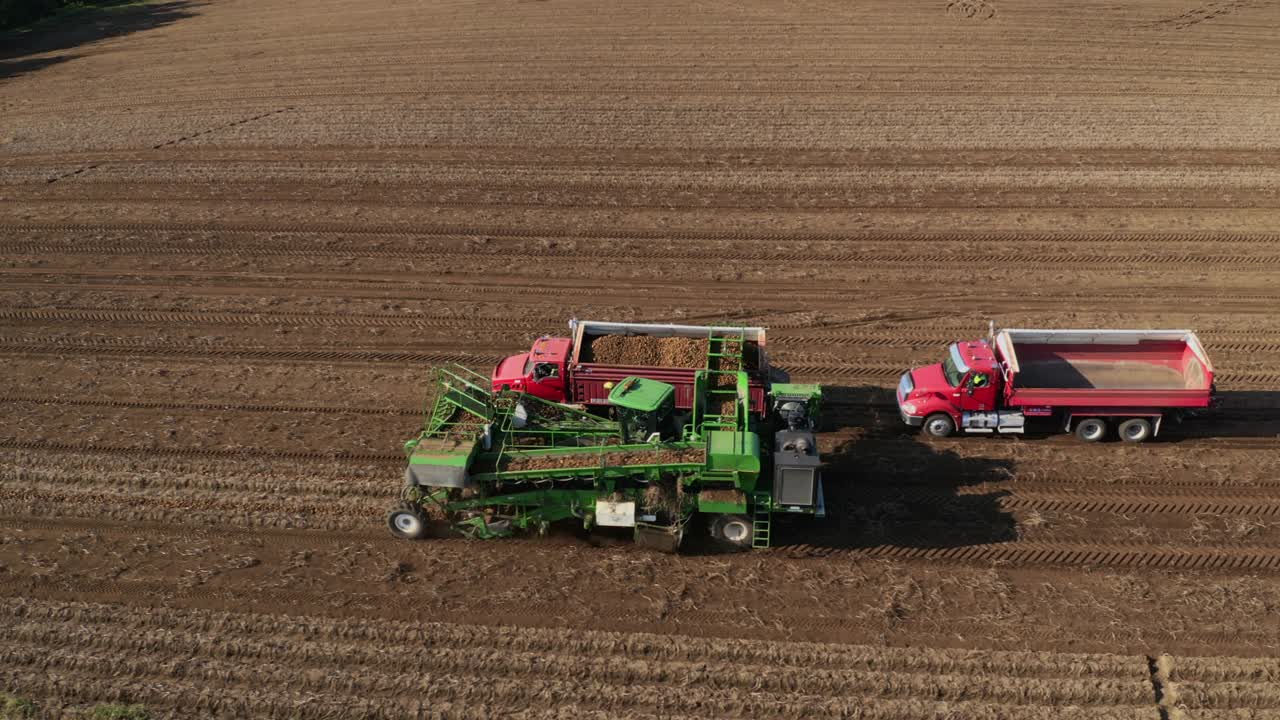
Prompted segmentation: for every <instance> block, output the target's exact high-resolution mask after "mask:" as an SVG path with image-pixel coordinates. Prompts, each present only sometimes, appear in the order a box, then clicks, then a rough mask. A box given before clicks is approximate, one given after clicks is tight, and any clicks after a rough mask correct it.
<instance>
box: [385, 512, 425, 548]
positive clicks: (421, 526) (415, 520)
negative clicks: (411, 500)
mask: <svg viewBox="0 0 1280 720" xmlns="http://www.w3.org/2000/svg"><path fill="white" fill-rule="evenodd" d="M387 529H389V530H390V531H391V534H392V535H395V536H396V537H398V538H402V539H404V540H419V539H421V538H422V537H424V536H425V535H426V534H427V519H426V518H425V517H423V515H422V512H420V511H419V510H418V509H417V508H415V507H412V506H410V505H401V506H400V507H398V508H396V509H394V510H392V511H391V512H389V513H387Z"/></svg>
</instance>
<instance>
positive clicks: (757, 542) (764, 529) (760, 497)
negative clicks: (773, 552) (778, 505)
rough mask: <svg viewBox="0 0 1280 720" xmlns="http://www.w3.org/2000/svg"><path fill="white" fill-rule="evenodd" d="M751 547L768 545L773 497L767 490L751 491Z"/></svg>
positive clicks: (765, 546)
mask: <svg viewBox="0 0 1280 720" xmlns="http://www.w3.org/2000/svg"><path fill="white" fill-rule="evenodd" d="M751 505H752V508H751V547H753V548H767V547H769V530H770V525H771V524H772V517H773V498H772V497H770V496H769V493H767V492H754V493H751Z"/></svg>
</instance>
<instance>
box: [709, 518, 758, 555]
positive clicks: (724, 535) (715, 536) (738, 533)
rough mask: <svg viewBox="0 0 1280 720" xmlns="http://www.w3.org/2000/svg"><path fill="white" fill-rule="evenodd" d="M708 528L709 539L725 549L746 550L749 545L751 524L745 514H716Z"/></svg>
mask: <svg viewBox="0 0 1280 720" xmlns="http://www.w3.org/2000/svg"><path fill="white" fill-rule="evenodd" d="M708 529H709V530H710V532H711V540H712V541H713V542H715V544H717V545H719V546H720V547H722V548H725V549H726V550H746V549H747V548H749V547H751V534H752V531H753V526H752V524H751V518H749V517H747V516H745V515H716V516H715V518H714V519H713V520H712V521H711V524H710V526H709V527H708Z"/></svg>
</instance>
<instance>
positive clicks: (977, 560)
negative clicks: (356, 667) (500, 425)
mask: <svg viewBox="0 0 1280 720" xmlns="http://www.w3.org/2000/svg"><path fill="white" fill-rule="evenodd" d="M8 445H10V443H0V447H7V446H8ZM21 449H25V448H21ZM391 500H394V498H389V503H388V505H390V504H391V503H390V501H391ZM11 523H12V524H13V526H14V527H18V526H22V527H27V526H29V527H32V528H36V527H41V526H43V527H46V528H51V529H52V528H58V527H61V526H63V525H64V524H65V520H63V521H46V522H42V521H40V520H37V519H32V518H27V517H22V518H15V519H13V520H12V521H11ZM99 523H100V521H96V520H85V521H83V522H82V523H74V524H73V525H74V526H76V527H78V529H80V530H82V531H88V530H89V529H91V528H94V527H98V525H99ZM108 527H109V526H108ZM127 527H128V528H133V530H132V531H129V530H125V532H131V533H132V535H134V536H137V535H141V534H143V533H150V534H152V535H157V534H158V535H170V536H171V535H173V534H182V535H190V534H191V533H192V532H193V531H192V529H191V528H188V527H174V528H172V531H171V532H170V531H168V530H167V529H165V530H161V529H160V528H159V526H156V525H152V526H150V527H147V528H139V527H138V525H135V524H133V523H130V524H128V525H127ZM202 532H203V534H206V535H209V536H210V537H218V536H231V537H247V536H256V535H260V534H261V533H259V532H258V531H257V530H255V529H252V528H238V529H231V528H227V527H225V526H219V527H216V528H203V529H202ZM296 532H297V533H298V538H297V539H294V538H292V537H274V536H275V535H280V534H281V533H283V534H284V535H286V536H288V535H290V534H291V533H289V532H288V531H276V532H275V533H274V534H273V537H274V539H273V542H276V543H298V544H304V545H317V544H333V543H349V542H351V541H352V539H353V538H362V540H361V541H363V542H370V541H372V538H369V536H367V535H358V534H354V533H352V534H347V533H338V532H334V531H310V530H300V531H296ZM304 538H305V539H304ZM383 542H386V543H388V544H391V545H394V544H395V543H403V542H406V541H403V540H396V539H394V538H389V537H388V538H385V540H384V541H383ZM425 542H427V543H429V544H432V545H437V544H450V545H457V544H462V545H465V544H468V543H471V542H474V541H472V540H470V539H466V538H440V539H433V540H428V541H425ZM504 542H518V543H522V544H526V545H527V544H531V543H538V542H543V540H540V539H533V538H528V539H514V540H513V539H507V540H505V541H504ZM757 552H762V553H764V554H768V555H776V556H783V557H786V558H788V559H805V558H831V557H834V558H841V559H860V558H870V559H892V560H898V561H928V562H938V563H965V564H979V565H990V564H992V563H1000V564H1002V565H1007V566H1054V565H1065V566H1073V567H1084V566H1091V567H1114V568H1158V569H1176V570H1215V571H1233V572H1234V571H1247V572H1264V571H1265V572H1272V571H1275V572H1280V553H1277V552H1276V550H1275V549H1274V548H1266V547H1263V548H1251V547H1219V548H1213V547H1190V548H1177V547H1169V546H1159V547H1155V548H1153V547H1150V546H1142V545H1116V544H1112V543H1106V542H1092V543H1091V542H1062V543H1046V542H1026V541H1015V542H1007V543H987V544H972V545H961V546H955V547H911V546H904V545H876V546H869V547H842V546H839V545H832V546H824V545H815V544H810V543H792V544H786V545H776V546H774V547H772V548H769V549H767V550H764V551H757Z"/></svg>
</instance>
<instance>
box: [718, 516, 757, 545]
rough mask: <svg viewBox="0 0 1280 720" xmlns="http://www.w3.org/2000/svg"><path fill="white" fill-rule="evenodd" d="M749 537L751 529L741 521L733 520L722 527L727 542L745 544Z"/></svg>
mask: <svg viewBox="0 0 1280 720" xmlns="http://www.w3.org/2000/svg"><path fill="white" fill-rule="evenodd" d="M750 536H751V529H750V528H748V527H747V524H746V523H744V522H742V521H739V520H734V521H733V522H729V523H726V524H725V526H724V538H725V539H726V540H728V541H729V542H734V543H740V542H745V541H746V539H747V538H748V537H750Z"/></svg>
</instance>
